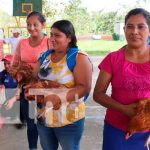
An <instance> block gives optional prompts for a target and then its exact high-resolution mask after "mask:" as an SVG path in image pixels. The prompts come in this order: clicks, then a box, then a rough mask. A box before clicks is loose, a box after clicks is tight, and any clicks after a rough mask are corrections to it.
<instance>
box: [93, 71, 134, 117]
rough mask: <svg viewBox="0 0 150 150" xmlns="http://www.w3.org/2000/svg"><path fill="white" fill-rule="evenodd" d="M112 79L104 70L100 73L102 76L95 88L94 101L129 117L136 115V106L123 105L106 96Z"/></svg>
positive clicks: (99, 77)
mask: <svg viewBox="0 0 150 150" xmlns="http://www.w3.org/2000/svg"><path fill="white" fill-rule="evenodd" d="M111 79H112V75H111V74H109V73H107V72H106V71H104V70H101V71H100V74H99V76H98V79H97V82H96V85H95V88H94V93H93V98H94V100H95V101H96V102H97V103H99V104H101V105H102V106H104V107H106V108H111V109H115V110H117V111H120V112H122V113H124V114H126V115H128V116H132V115H133V114H134V109H135V107H136V104H130V105H123V104H121V103H119V102H117V101H116V100H114V99H112V98H111V97H110V96H108V95H107V94H106V90H107V88H108V86H109V84H110V81H111Z"/></svg>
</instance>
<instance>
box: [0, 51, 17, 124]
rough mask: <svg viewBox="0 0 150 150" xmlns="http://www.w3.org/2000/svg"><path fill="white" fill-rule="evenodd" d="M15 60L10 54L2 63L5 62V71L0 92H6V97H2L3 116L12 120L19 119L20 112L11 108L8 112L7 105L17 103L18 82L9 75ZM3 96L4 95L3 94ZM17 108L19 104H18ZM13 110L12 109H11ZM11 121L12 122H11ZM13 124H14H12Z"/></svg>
mask: <svg viewBox="0 0 150 150" xmlns="http://www.w3.org/2000/svg"><path fill="white" fill-rule="evenodd" d="M12 60H13V55H11V54H8V55H6V56H5V57H4V58H3V59H2V61H3V62H4V70H2V71H1V72H0V90H1V92H2V91H4V93H3V94H4V97H2V95H1V101H0V104H1V116H2V117H3V118H4V120H5V117H9V118H10V119H11V120H13V119H17V117H19V116H18V115H19V112H18V111H17V110H19V109H17V107H15V108H12V107H9V108H8V109H10V110H7V108H6V104H7V103H8V101H9V100H11V101H12V103H13V102H15V101H16V91H17V81H16V80H15V79H13V78H12V77H11V75H10V74H9V68H10V66H11V63H12ZM1 94H2V93H1ZM16 106H17V104H16ZM11 108H12V109H11ZM11 120H10V121H11ZM10 123H12V122H10Z"/></svg>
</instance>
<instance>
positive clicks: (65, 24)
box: [51, 20, 78, 47]
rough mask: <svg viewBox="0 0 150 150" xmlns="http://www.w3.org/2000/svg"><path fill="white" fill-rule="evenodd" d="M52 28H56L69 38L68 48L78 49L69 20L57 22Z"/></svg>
mask: <svg viewBox="0 0 150 150" xmlns="http://www.w3.org/2000/svg"><path fill="white" fill-rule="evenodd" d="M52 28H57V29H58V30H60V31H61V32H63V33H64V34H65V35H66V36H67V37H69V36H70V37H71V42H70V45H69V47H78V46H77V38H76V35H75V29H74V26H73V24H72V23H71V22H70V21H69V20H59V21H56V22H55V23H54V24H53V25H52V26H51V29H52Z"/></svg>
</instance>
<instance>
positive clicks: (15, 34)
mask: <svg viewBox="0 0 150 150" xmlns="http://www.w3.org/2000/svg"><path fill="white" fill-rule="evenodd" d="M12 34H13V36H12V37H8V38H5V39H4V40H3V42H4V43H5V44H10V45H11V54H13V55H14V53H15V50H16V48H17V45H18V43H19V41H20V40H21V39H22V37H21V36H20V34H21V31H20V29H19V28H14V29H12Z"/></svg>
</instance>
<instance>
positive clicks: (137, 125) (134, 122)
mask: <svg viewBox="0 0 150 150" xmlns="http://www.w3.org/2000/svg"><path fill="white" fill-rule="evenodd" d="M146 130H150V98H147V99H142V100H139V101H138V103H137V107H136V113H135V115H134V116H133V117H132V118H131V120H130V122H129V125H128V129H127V133H126V136H125V138H126V139H128V138H129V137H130V136H132V134H134V133H136V132H142V131H146ZM149 143H150V140H149Z"/></svg>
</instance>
